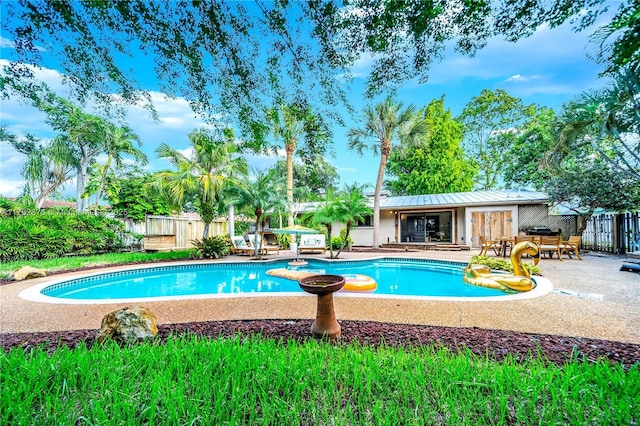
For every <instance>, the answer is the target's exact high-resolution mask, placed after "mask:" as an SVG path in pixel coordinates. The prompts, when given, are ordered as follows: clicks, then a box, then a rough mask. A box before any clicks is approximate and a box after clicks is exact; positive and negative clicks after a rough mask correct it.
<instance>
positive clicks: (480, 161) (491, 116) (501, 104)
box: [457, 89, 535, 190]
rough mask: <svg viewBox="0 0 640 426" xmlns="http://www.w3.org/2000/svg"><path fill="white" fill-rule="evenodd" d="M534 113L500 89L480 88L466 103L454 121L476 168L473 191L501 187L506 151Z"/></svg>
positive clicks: (517, 99) (529, 107) (533, 107)
mask: <svg viewBox="0 0 640 426" xmlns="http://www.w3.org/2000/svg"><path fill="white" fill-rule="evenodd" d="M534 111H535V106H534V105H529V106H527V107H525V106H524V105H523V103H522V101H521V100H520V99H519V98H515V97H513V96H511V95H509V94H508V93H507V92H506V91H504V90H502V89H498V90H496V91H491V90H488V89H484V90H483V91H482V92H481V93H480V95H478V96H476V97H474V98H472V99H471V100H470V101H469V102H468V103H467V105H466V106H465V108H464V110H463V111H462V113H461V114H460V116H459V117H458V118H457V120H459V121H460V122H461V123H462V124H463V125H464V149H465V152H466V153H467V155H468V156H469V157H470V158H471V160H472V161H473V162H474V163H475V165H476V167H477V168H478V174H477V175H476V176H475V179H474V182H475V188H476V189H479V190H491V189H498V188H500V187H502V185H503V176H504V167H505V164H507V163H508V162H509V161H508V158H507V156H506V152H507V150H508V149H509V147H510V146H511V144H512V143H513V142H514V140H515V139H516V137H517V135H518V128H519V127H520V126H522V124H523V123H524V121H525V120H526V118H527V117H528V116H530V115H531V114H532V113H533V112H534ZM505 180H506V179H505Z"/></svg>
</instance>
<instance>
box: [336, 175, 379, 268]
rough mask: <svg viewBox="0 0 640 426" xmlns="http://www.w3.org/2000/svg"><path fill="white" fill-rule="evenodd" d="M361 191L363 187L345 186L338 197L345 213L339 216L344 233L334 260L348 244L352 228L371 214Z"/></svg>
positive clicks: (366, 199) (367, 202) (367, 201)
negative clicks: (342, 222)
mask: <svg viewBox="0 0 640 426" xmlns="http://www.w3.org/2000/svg"><path fill="white" fill-rule="evenodd" d="M362 191H363V187H359V186H358V185H357V184H354V185H352V186H348V185H347V186H345V188H344V189H343V190H342V191H341V192H340V194H339V196H338V202H339V203H340V204H341V205H342V208H341V209H342V210H343V211H344V212H345V214H341V215H340V218H341V219H342V220H344V223H345V226H346V232H345V234H344V239H343V240H342V246H341V247H340V249H339V250H338V252H337V253H336V256H335V258H336V259H337V258H338V257H339V256H340V253H342V250H343V249H344V248H345V247H346V246H347V245H348V244H349V236H350V235H351V229H352V228H353V226H354V225H356V224H357V223H358V222H364V220H365V216H369V215H370V214H371V212H372V210H371V207H369V199H368V198H367V197H366V196H365V195H364V194H363V193H362ZM329 244H330V245H331V242H329Z"/></svg>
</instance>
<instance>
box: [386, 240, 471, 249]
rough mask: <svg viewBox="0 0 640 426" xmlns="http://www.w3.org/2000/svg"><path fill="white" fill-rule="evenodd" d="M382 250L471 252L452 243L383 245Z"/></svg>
mask: <svg viewBox="0 0 640 426" xmlns="http://www.w3.org/2000/svg"><path fill="white" fill-rule="evenodd" d="M382 248H390V249H398V250H439V251H463V250H471V248H470V247H469V246H466V245H460V244H452V243H437V242H430V243H385V244H382Z"/></svg>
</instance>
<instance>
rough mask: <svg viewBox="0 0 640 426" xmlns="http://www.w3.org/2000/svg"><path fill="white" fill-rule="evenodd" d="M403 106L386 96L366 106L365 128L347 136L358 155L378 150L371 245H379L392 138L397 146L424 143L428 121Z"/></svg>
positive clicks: (350, 132)
mask: <svg viewBox="0 0 640 426" xmlns="http://www.w3.org/2000/svg"><path fill="white" fill-rule="evenodd" d="M402 106H403V105H402V103H394V102H393V101H392V100H391V99H390V98H387V99H386V100H385V101H384V102H381V103H379V104H377V105H376V106H375V107H371V106H367V107H365V110H364V115H365V125H364V127H363V128H359V129H351V130H349V133H348V135H347V136H348V138H349V148H350V149H353V150H355V151H356V152H358V154H360V155H362V153H363V151H364V150H365V149H371V150H372V151H373V153H374V154H376V155H377V154H378V152H380V166H379V168H378V176H377V179H376V189H375V195H374V199H373V247H374V248H377V247H379V246H380V193H381V192H382V182H383V179H384V171H385V169H386V167H387V161H388V160H389V154H390V153H391V149H392V148H393V145H394V141H396V140H397V141H398V142H399V143H400V145H406V146H417V145H419V144H420V143H423V142H424V140H425V137H426V136H427V130H428V129H427V124H426V122H425V121H424V120H420V119H416V117H415V107H414V106H413V105H409V106H408V107H407V108H406V109H404V110H402ZM401 110H402V111H401Z"/></svg>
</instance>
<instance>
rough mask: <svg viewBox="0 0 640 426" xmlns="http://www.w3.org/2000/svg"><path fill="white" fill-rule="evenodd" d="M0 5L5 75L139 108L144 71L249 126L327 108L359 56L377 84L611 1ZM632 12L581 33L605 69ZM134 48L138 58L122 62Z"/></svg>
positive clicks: (580, 18) (630, 49)
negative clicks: (45, 80) (270, 113)
mask: <svg viewBox="0 0 640 426" xmlns="http://www.w3.org/2000/svg"><path fill="white" fill-rule="evenodd" d="M1 4H2V12H3V21H2V26H3V36H4V37H5V38H7V39H8V40H9V41H10V42H11V43H12V44H13V46H14V48H15V49H14V53H13V54H12V55H11V57H10V58H8V59H10V60H11V61H12V65H11V67H10V70H9V72H10V75H11V76H12V77H13V78H18V79H23V78H24V77H26V76H28V75H30V74H31V69H30V68H29V66H30V65H35V66H50V67H55V68H56V69H59V70H60V71H61V72H62V73H63V74H64V75H65V76H66V78H67V81H68V82H69V83H72V84H73V86H72V87H73V89H74V91H75V94H76V95H77V97H78V99H80V100H84V99H87V98H88V97H90V96H91V97H94V98H96V99H99V100H102V101H103V102H105V103H109V102H111V101H112V100H113V97H111V96H110V94H112V93H118V94H119V95H121V97H122V99H124V100H125V101H126V102H129V103H134V102H145V103H146V104H147V105H148V106H149V108H152V107H151V101H150V97H149V95H148V94H147V93H146V92H145V91H144V90H142V84H141V83H140V76H141V75H155V84H156V85H157V86H158V88H159V89H160V90H162V91H164V92H165V93H168V94H169V95H172V96H183V97H185V98H186V99H188V100H189V101H190V102H191V105H192V107H193V109H194V110H195V111H197V112H201V113H204V115H205V116H208V117H211V118H213V117H215V116H216V115H217V114H218V113H220V111H221V110H222V111H226V112H229V113H231V114H232V115H233V116H234V117H235V118H236V119H237V122H238V124H239V125H241V126H243V128H244V130H246V131H248V132H254V131H257V133H258V134H259V133H260V129H261V125H260V123H263V122H264V111H265V109H266V108H265V106H266V105H270V104H272V101H273V100H276V101H278V102H283V101H284V102H287V103H298V102H301V101H306V100H313V101H314V102H315V104H316V107H323V112H325V113H326V114H327V115H332V114H333V112H334V111H333V110H332V108H331V107H332V106H334V105H336V104H338V103H346V99H345V94H344V92H343V89H342V81H343V80H340V79H337V78H335V77H336V76H338V75H345V74H348V69H349V67H350V66H351V65H353V64H354V62H355V61H357V60H359V59H361V58H362V57H363V56H366V55H368V56H370V57H372V58H373V59H374V65H373V69H372V72H371V74H370V76H369V81H368V88H369V93H370V94H373V93H380V92H382V91H384V90H386V89H387V88H388V87H389V86H392V85H394V84H397V83H400V82H403V81H406V80H408V79H411V78H415V77H417V78H418V79H419V80H420V81H423V82H424V81H425V80H426V79H427V78H428V73H429V69H430V66H431V64H432V63H433V62H434V61H437V60H439V59H440V58H441V57H442V55H443V52H444V49H445V47H446V46H447V45H448V44H449V43H450V42H453V43H454V44H455V47H456V49H457V50H458V51H460V52H462V53H465V54H469V55H473V54H474V53H475V52H476V51H477V50H478V49H480V48H482V47H483V46H484V45H485V44H486V42H487V40H488V39H489V38H490V37H493V36H500V37H503V38H505V39H506V40H508V41H516V40H518V39H519V38H522V37H526V36H528V35H530V34H532V33H533V32H534V30H535V29H536V28H537V27H538V26H540V25H541V24H544V23H546V24H548V25H549V26H551V27H555V26H558V25H560V24H562V23H564V22H566V21H567V20H571V22H573V23H574V27H575V29H576V30H582V29H584V28H587V27H588V26H589V25H591V24H593V23H594V22H595V19H596V18H597V17H598V16H600V15H601V14H602V13H604V12H606V11H607V10H608V8H609V7H610V4H609V3H608V2H606V1H605V0H562V1H556V2H549V1H544V0H533V1H527V2H515V1H511V0H497V1H495V0H459V1H455V2H452V1H444V0H438V1H415V2H405V1H386V0H354V1H350V2H343V1H340V0H309V1H300V2H292V1H287V0H278V1H275V2H266V1H261V0H255V1H254V2H236V1H205V2H189V1H186V0H178V1H176V0H157V1H153V2H149V1H117V2H115V1H104V2H102V1H100V2H96V1H82V2H81V1H44V0H21V1H16V2H2V3H1ZM638 19H639V18H638V5H637V2H632V1H622V2H620V3H619V8H618V10H617V11H616V12H615V15H614V16H613V19H612V21H611V22H610V24H609V25H607V26H606V27H604V28H602V29H601V30H600V31H599V32H598V33H597V34H596V35H595V36H594V37H595V38H596V39H597V41H599V42H600V43H601V45H602V51H601V53H600V55H599V58H600V59H601V60H602V61H603V62H605V63H607V64H608V65H609V68H608V70H609V71H616V70H619V69H620V68H621V67H622V66H625V65H630V67H631V69H634V70H636V71H637V70H638V62H639V56H638V43H639V41H638V37H637V27H638ZM138 54H141V55H144V56H145V57H146V58H148V61H142V62H138V63H137V64H136V67H132V66H131V61H132V58H134V57H135V56H136V55H138ZM134 69H137V70H138V74H136V73H135V72H134V71H133V70H134ZM314 109H317V108H314ZM332 116H333V118H334V119H336V120H340V117H338V116H337V115H332Z"/></svg>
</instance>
